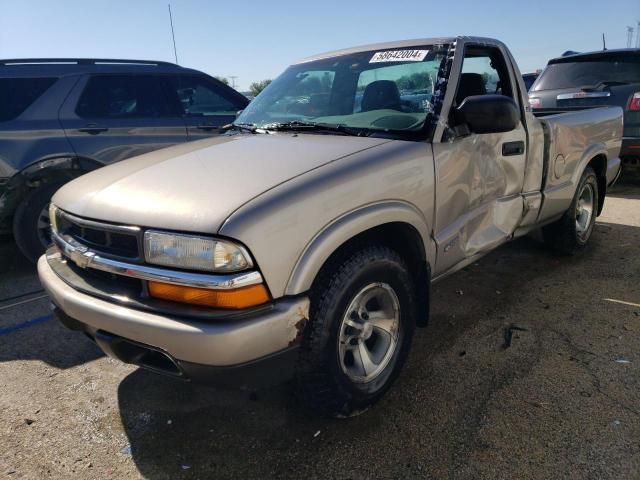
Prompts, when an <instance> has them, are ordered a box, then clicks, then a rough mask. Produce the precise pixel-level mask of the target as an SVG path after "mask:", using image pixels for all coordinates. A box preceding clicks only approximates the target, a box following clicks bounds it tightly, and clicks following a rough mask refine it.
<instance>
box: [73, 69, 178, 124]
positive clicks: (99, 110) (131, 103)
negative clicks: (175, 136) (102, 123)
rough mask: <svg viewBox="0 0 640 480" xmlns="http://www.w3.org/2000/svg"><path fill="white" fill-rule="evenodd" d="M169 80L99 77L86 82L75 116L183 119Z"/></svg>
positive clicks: (149, 76) (130, 76) (135, 77)
mask: <svg viewBox="0 0 640 480" xmlns="http://www.w3.org/2000/svg"><path fill="white" fill-rule="evenodd" d="M171 95H172V91H171V87H170V83H169V80H168V79H167V78H166V77H164V76H160V75H97V76H93V77H91V78H90V79H89V81H88V82H87V85H86V87H85V89H84V91H83V92H82V95H81V96H80V100H79V101H78V106H77V107H76V113H77V114H78V115H79V116H80V117H84V118H160V117H173V116H178V115H180V111H179V107H178V105H177V99H173V100H172V98H171Z"/></svg>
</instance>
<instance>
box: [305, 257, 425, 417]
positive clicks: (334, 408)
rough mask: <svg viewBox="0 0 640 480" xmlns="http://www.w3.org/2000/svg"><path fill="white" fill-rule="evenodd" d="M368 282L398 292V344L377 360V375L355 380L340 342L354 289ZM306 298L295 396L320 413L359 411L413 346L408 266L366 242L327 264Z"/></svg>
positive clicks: (394, 374)
mask: <svg viewBox="0 0 640 480" xmlns="http://www.w3.org/2000/svg"><path fill="white" fill-rule="evenodd" d="M370 285H384V286H385V288H390V289H392V290H393V292H394V293H395V295H396V296H395V300H397V302H398V305H399V313H398V314H397V317H399V323H398V329H397V332H398V333H397V343H396V344H395V347H394V349H393V350H391V349H389V351H390V352H391V351H392V352H393V353H389V360H388V363H385V364H383V363H382V362H381V363H380V365H381V366H380V367H379V368H381V369H382V370H381V371H380V373H379V374H378V375H377V376H376V377H375V378H374V379H373V380H371V381H368V382H365V383H358V382H354V381H352V379H351V378H349V377H348V376H347V374H346V373H345V372H344V371H343V368H344V367H343V366H341V363H344V359H343V360H342V362H341V360H340V358H339V355H338V352H339V348H340V347H339V344H338V342H339V338H340V332H341V326H342V325H343V318H344V316H345V315H346V313H347V312H346V310H347V308H348V307H349V306H350V304H351V301H352V300H353V299H354V298H355V297H356V296H357V295H358V292H361V291H362V289H363V288H365V289H366V288H368V286H370ZM310 297H311V308H310V315H309V316H310V322H309V324H308V326H307V328H306V330H305V334H304V340H303V343H302V346H301V353H300V359H299V364H298V368H297V374H296V386H297V392H298V395H299V397H300V398H301V399H302V401H303V402H304V404H305V405H306V406H308V407H310V408H311V409H313V410H314V411H315V412H317V413H320V414H321V415H325V416H330V417H348V416H353V415H356V414H358V413H361V412H363V411H365V410H366V409H368V408H369V407H370V406H371V405H373V404H374V403H375V402H376V401H378V400H379V399H380V398H381V397H382V396H383V395H384V393H385V392H386V391H387V390H388V389H389V387H390V386H391V384H392V383H393V381H394V380H395V378H396V377H397V375H398V373H399V372H400V370H401V368H402V366H403V364H404V362H405V360H406V358H407V355H408V353H409V350H410V347H411V341H412V339H413V333H414V330H415V325H416V318H417V316H416V313H417V312H416V304H417V303H416V298H415V283H414V281H413V278H412V276H411V274H410V271H409V268H408V267H407V265H406V263H405V261H404V260H403V259H402V257H401V256H400V255H398V253H397V252H395V251H393V250H391V249H389V248H387V247H385V246H364V247H362V248H361V249H358V250H353V251H351V253H349V254H347V255H344V256H342V257H341V258H339V259H336V261H334V262H333V263H332V264H331V265H329V266H328V267H327V268H325V269H324V270H323V272H322V273H321V274H320V275H319V278H318V280H317V281H316V282H315V283H314V286H313V288H312V291H311V294H310ZM351 318H353V317H351ZM382 365H386V366H382Z"/></svg>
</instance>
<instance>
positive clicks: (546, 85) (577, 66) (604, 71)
mask: <svg viewBox="0 0 640 480" xmlns="http://www.w3.org/2000/svg"><path fill="white" fill-rule="evenodd" d="M602 82H621V83H640V61H638V60H637V59H633V58H628V59H621V58H619V57H618V58H612V59H607V60H598V61H582V62H580V61H578V62H562V63H553V64H551V65H548V66H547V68H545V69H544V71H543V72H542V74H541V75H540V77H539V78H538V81H537V82H536V83H535V84H534V86H533V91H535V92H537V91H540V90H554V89H557V88H572V87H574V88H579V87H595V86H598V85H599V84H601V83H602Z"/></svg>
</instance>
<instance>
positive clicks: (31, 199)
mask: <svg viewBox="0 0 640 480" xmlns="http://www.w3.org/2000/svg"><path fill="white" fill-rule="evenodd" d="M62 185H63V183H59V182H54V183H45V184H44V185H42V186H40V187H38V188H36V189H35V190H32V191H31V192H29V193H28V194H27V196H26V197H25V198H24V200H23V201H22V203H21V204H20V205H19V206H18V208H17V210H16V213H15V215H14V217H13V236H14V238H15V241H16V244H17V245H18V248H19V249H20V251H21V252H22V253H23V254H24V256H25V257H27V258H28V259H29V260H30V261H31V262H33V263H35V262H37V261H38V258H39V257H40V255H42V254H43V253H44V251H45V250H46V249H47V247H48V246H49V245H50V244H51V225H50V223H49V203H50V202H51V197H52V196H53V194H54V193H56V191H57V190H58V189H59V188H60V187H61V186H62Z"/></svg>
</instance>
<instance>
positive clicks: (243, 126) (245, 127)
mask: <svg viewBox="0 0 640 480" xmlns="http://www.w3.org/2000/svg"><path fill="white" fill-rule="evenodd" d="M229 130H239V131H241V132H249V133H258V131H257V130H258V127H256V124H255V123H230V124H229V125H225V126H224V127H222V131H223V132H228V131H229Z"/></svg>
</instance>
